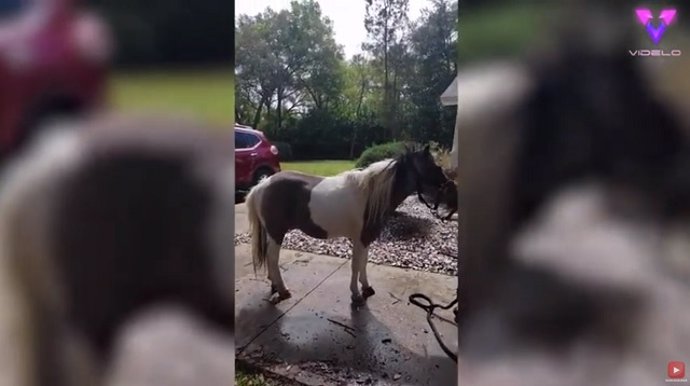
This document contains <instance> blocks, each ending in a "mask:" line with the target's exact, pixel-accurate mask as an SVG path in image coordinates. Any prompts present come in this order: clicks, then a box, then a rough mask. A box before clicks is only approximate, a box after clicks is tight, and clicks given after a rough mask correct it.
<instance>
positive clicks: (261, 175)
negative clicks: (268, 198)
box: [254, 168, 273, 185]
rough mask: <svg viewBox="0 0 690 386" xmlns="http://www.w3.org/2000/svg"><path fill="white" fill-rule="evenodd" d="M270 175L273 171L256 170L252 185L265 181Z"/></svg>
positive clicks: (266, 169) (267, 169)
mask: <svg viewBox="0 0 690 386" xmlns="http://www.w3.org/2000/svg"><path fill="white" fill-rule="evenodd" d="M271 175H273V171H272V170H271V169H269V168H261V169H259V170H257V171H256V173H255V174H254V185H257V184H258V183H259V182H261V181H263V180H265V179H266V178H268V177H270V176H271Z"/></svg>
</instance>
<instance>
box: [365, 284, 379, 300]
mask: <svg viewBox="0 0 690 386" xmlns="http://www.w3.org/2000/svg"><path fill="white" fill-rule="evenodd" d="M374 294H376V291H374V287H366V288H362V296H364V299H367V298H370V297H372V296H374Z"/></svg>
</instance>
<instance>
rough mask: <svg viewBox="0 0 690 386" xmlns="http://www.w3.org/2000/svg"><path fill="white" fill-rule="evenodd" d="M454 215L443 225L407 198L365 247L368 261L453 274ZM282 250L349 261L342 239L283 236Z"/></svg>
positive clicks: (244, 237)
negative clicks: (376, 238) (367, 247)
mask: <svg viewBox="0 0 690 386" xmlns="http://www.w3.org/2000/svg"><path fill="white" fill-rule="evenodd" d="M456 216H457V215H454V217H453V219H452V220H449V221H446V222H443V221H441V220H439V219H437V218H436V217H434V216H433V215H432V214H431V212H430V210H429V209H428V208H427V207H426V206H424V204H422V203H420V202H419V201H418V200H417V198H416V196H410V197H408V198H407V199H406V200H405V201H403V203H402V204H401V205H400V206H399V207H398V209H397V211H396V212H395V213H394V214H393V216H392V217H391V218H390V219H389V220H388V223H387V224H386V227H385V228H384V230H383V232H382V233H381V236H380V237H379V239H378V240H377V241H375V242H373V243H372V244H371V246H370V247H369V261H370V262H373V263H376V264H386V265H391V266H394V267H401V268H411V269H415V270H418V271H427V272H436V273H444V274H448V275H456V274H457V265H458V264H457V258H456V257H457V255H458V244H457V238H458V222H457V220H455V219H456ZM249 241H250V236H249V234H248V233H242V234H237V235H235V245H238V244H243V243H248V242H249ZM283 248H286V249H292V250H297V251H303V252H309V253H316V254H321V255H330V256H337V257H342V258H348V259H349V258H350V256H351V253H352V244H351V243H350V241H349V240H348V239H346V238H336V239H330V240H318V239H314V238H312V237H309V236H307V235H305V234H304V233H302V232H301V231H291V232H290V233H288V234H287V235H286V236H285V241H283Z"/></svg>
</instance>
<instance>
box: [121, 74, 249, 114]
mask: <svg viewBox="0 0 690 386" xmlns="http://www.w3.org/2000/svg"><path fill="white" fill-rule="evenodd" d="M109 91H110V94H109V100H110V102H111V103H112V105H113V107H115V109H117V110H120V111H127V112H151V111H153V112H162V113H175V114H184V115H192V116H194V117H197V118H199V119H203V120H205V121H208V122H210V123H213V124H218V125H223V126H226V125H227V126H228V127H229V125H230V124H231V123H232V122H233V121H234V117H235V109H234V104H235V92H234V75H233V70H232V68H229V69H175V70H170V69H159V70H155V71H154V70H150V71H133V72H124V71H116V72H115V73H114V74H113V75H112V76H111V79H110V83H109Z"/></svg>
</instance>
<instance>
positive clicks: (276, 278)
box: [266, 237, 292, 304]
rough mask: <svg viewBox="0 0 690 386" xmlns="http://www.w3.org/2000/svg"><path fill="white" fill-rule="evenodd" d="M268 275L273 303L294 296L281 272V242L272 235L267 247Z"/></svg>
mask: <svg viewBox="0 0 690 386" xmlns="http://www.w3.org/2000/svg"><path fill="white" fill-rule="evenodd" d="M266 254H267V260H268V261H267V265H268V267H267V268H268V277H269V279H270V280H271V299H270V301H271V303H273V304H277V303H279V302H281V301H283V300H285V299H289V298H290V297H292V294H291V293H290V290H288V288H287V287H286V286H285V283H284V282H283V276H282V275H281V274H280V267H279V266H278V259H279V258H280V244H279V243H278V242H276V241H274V240H273V239H272V238H271V237H269V238H268V247H267V249H266Z"/></svg>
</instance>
